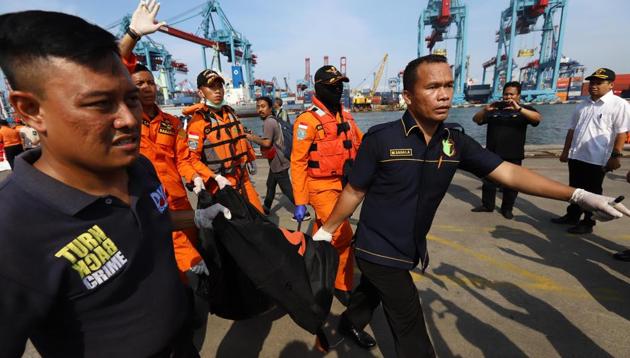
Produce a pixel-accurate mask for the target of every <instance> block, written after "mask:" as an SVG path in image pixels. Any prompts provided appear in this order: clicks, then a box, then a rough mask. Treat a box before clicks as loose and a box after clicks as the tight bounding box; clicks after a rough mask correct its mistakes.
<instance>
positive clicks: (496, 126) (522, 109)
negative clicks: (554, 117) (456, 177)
mask: <svg viewBox="0 0 630 358" xmlns="http://www.w3.org/2000/svg"><path fill="white" fill-rule="evenodd" d="M520 102H521V84H520V83H519V82H508V83H506V84H505V86H504V87H503V100H501V101H498V102H494V103H491V104H489V105H487V106H485V107H484V108H483V109H482V110H481V111H479V112H477V113H476V114H475V116H474V117H473V121H475V123H477V124H479V125H484V124H487V125H488V130H487V131H486V149H488V150H489V151H491V152H494V153H496V154H498V155H499V157H501V159H503V160H504V161H506V162H510V163H512V164H516V165H521V163H522V162H523V158H525V136H526V134H527V126H528V125H532V126H534V127H535V126H537V125H538V124H539V123H540V121H541V120H542V116H541V115H540V113H538V111H537V110H536V109H535V108H534V107H531V106H528V105H524V104H521V103H520ZM496 194H497V185H496V184H495V183H493V182H492V181H490V180H488V179H484V180H483V186H482V188H481V202H482V205H481V206H479V207H476V208H474V209H472V210H471V211H473V212H492V211H494V202H495V197H496ZM517 195H518V192H517V191H516V190H512V189H510V188H507V187H504V188H503V200H502V201H501V214H502V215H503V217H505V218H506V219H508V220H509V219H512V218H513V217H514V215H513V214H512V208H513V207H514V202H515V201H516V196H517Z"/></svg>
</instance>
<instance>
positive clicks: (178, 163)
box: [140, 106, 201, 273]
mask: <svg viewBox="0 0 630 358" xmlns="http://www.w3.org/2000/svg"><path fill="white" fill-rule="evenodd" d="M156 107H157V106H156ZM157 110H158V113H157V115H156V116H155V117H154V118H149V116H148V115H147V114H145V113H143V114H142V125H141V140H140V153H141V154H142V155H144V156H145V157H147V158H148V159H149V160H150V161H151V163H153V166H154V167H155V171H156V172H157V175H158V177H159V179H160V182H161V183H162V185H163V186H164V190H165V191H166V197H167V200H168V207H169V209H170V210H173V211H178V210H192V207H191V206H190V203H189V202H188V196H187V193H186V189H185V188H184V184H183V183H182V176H183V177H184V178H185V179H186V181H187V182H191V181H192V180H193V177H194V176H195V175H196V174H197V171H196V170H195V169H194V165H193V163H192V161H193V160H194V159H193V158H191V156H190V153H189V152H188V141H187V137H186V131H185V130H184V128H183V126H182V123H181V121H180V120H179V119H178V118H176V117H174V116H172V115H170V114H167V113H164V112H162V111H161V110H160V109H159V108H157ZM200 164H201V163H200ZM196 244H197V229H196V228H190V229H186V230H182V231H174V232H173V247H174V249H175V259H176V260H177V267H178V268H179V270H180V272H181V273H184V272H186V271H188V270H190V268H191V267H193V266H195V265H196V264H197V263H198V262H199V261H201V256H200V255H199V252H198V251H197V249H196V248H195V245H196Z"/></svg>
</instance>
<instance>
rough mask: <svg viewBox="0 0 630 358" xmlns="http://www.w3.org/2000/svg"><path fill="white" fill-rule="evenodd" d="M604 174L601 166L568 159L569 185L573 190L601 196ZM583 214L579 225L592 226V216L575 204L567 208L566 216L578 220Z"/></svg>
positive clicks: (593, 222) (593, 221)
mask: <svg viewBox="0 0 630 358" xmlns="http://www.w3.org/2000/svg"><path fill="white" fill-rule="evenodd" d="M605 175H606V172H605V171H604V168H603V167H602V166H601V165H595V164H590V163H586V162H583V161H580V160H575V159H569V185H570V186H572V187H574V188H580V189H584V190H586V191H590V192H591V193H595V194H601V193H602V192H603V189H602V184H603V183H604V176H605ZM582 213H584V220H582V221H581V222H580V223H581V224H585V225H590V226H594V225H595V220H593V218H592V217H593V214H592V213H591V212H589V211H584V210H582V208H580V207H579V206H578V205H576V204H571V205H569V206H568V207H567V215H569V217H570V218H572V219H575V220H577V219H579V218H580V217H581V216H582Z"/></svg>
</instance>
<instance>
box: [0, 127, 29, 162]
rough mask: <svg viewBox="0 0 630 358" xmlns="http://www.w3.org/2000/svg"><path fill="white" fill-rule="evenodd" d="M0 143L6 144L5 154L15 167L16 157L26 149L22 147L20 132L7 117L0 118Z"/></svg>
mask: <svg viewBox="0 0 630 358" xmlns="http://www.w3.org/2000/svg"><path fill="white" fill-rule="evenodd" d="M0 143H2V145H4V156H5V158H6V160H7V161H8V162H9V165H11V168H13V163H14V161H15V157H17V156H18V155H20V153H22V152H23V151H24V149H23V148H22V140H21V139H20V132H18V131H17V130H15V129H14V128H11V126H9V122H8V121H6V120H5V119H0Z"/></svg>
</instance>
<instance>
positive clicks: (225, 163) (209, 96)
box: [182, 70, 263, 213]
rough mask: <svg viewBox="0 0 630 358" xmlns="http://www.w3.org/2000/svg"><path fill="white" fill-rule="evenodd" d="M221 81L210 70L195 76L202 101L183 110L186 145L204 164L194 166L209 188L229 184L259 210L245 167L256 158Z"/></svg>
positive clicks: (194, 157)
mask: <svg viewBox="0 0 630 358" xmlns="http://www.w3.org/2000/svg"><path fill="white" fill-rule="evenodd" d="M224 83H225V80H223V77H221V75H219V74H218V73H217V72H215V71H213V70H203V71H201V73H199V75H198V76H197V88H198V89H199V91H198V93H199V96H200V97H201V98H202V99H203V102H202V103H198V104H195V105H193V106H190V107H187V108H185V109H184V110H183V111H182V112H183V114H184V115H191V116H192V118H191V120H190V122H189V124H188V129H187V132H188V148H189V150H190V154H191V155H192V157H193V160H200V161H201V162H202V163H203V164H205V165H202V166H201V168H199V167H195V169H196V170H197V172H198V173H199V174H200V175H201V177H202V179H203V181H204V183H205V185H206V186H207V187H208V189H209V190H210V192H212V193H215V192H216V191H217V190H219V189H223V188H224V187H225V186H226V185H230V186H232V187H234V188H235V189H236V190H238V191H239V192H240V193H241V194H242V195H243V196H244V197H245V198H246V199H247V200H248V201H249V202H250V203H251V204H252V205H254V206H255V207H256V209H258V210H259V211H260V212H261V213H262V212H263V208H262V204H261V203H260V198H259V197H258V193H257V192H256V189H254V185H253V184H252V182H251V180H250V179H249V172H248V170H247V164H248V163H253V162H255V161H256V154H255V153H254V149H253V148H252V145H251V144H250V143H249V141H248V140H247V138H246V137H245V130H244V128H243V125H242V124H241V122H240V121H239V119H238V116H237V115H236V113H235V112H234V109H232V107H230V106H229V105H228V104H227V103H226V102H225V99H224V97H225V89H224V88H223V84H224Z"/></svg>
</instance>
